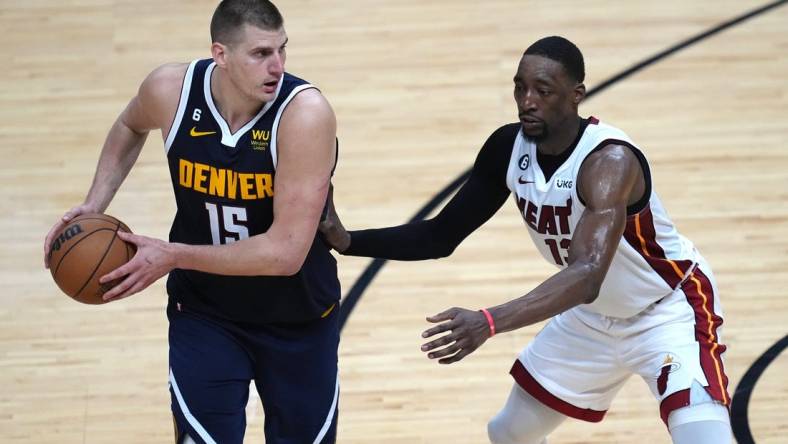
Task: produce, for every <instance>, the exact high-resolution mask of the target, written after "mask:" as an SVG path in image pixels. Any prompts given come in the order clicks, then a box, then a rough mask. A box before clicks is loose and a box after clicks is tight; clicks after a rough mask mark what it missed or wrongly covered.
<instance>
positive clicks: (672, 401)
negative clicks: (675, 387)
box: [659, 389, 690, 426]
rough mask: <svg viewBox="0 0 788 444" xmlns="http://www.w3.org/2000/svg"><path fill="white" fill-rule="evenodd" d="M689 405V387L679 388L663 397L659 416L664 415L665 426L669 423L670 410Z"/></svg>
mask: <svg viewBox="0 0 788 444" xmlns="http://www.w3.org/2000/svg"><path fill="white" fill-rule="evenodd" d="M688 405H690V390H689V389H684V390H679V391H678V392H676V393H672V394H671V395H670V396H668V397H667V398H665V399H663V400H662V402H661V403H659V416H661V417H662V422H664V423H665V426H667V425H668V416H670V412H672V411H674V410H678V409H680V408H682V407H686V406H688Z"/></svg>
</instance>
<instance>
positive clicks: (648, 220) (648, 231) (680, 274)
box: [624, 205, 693, 288]
mask: <svg viewBox="0 0 788 444" xmlns="http://www.w3.org/2000/svg"><path fill="white" fill-rule="evenodd" d="M624 239H626V241H627V243H629V245H630V246H631V247H632V248H634V249H635V251H637V252H638V253H640V255H641V256H642V257H643V259H645V260H646V262H647V263H648V264H649V265H650V266H651V268H652V269H654V271H655V272H656V273H657V274H658V275H659V277H661V278H662V279H663V280H664V281H665V283H667V284H668V286H669V287H670V288H676V287H677V286H678V285H679V283H681V280H682V279H684V276H685V275H686V274H687V272H688V271H689V269H690V268H691V267H692V264H693V263H692V261H689V260H671V259H668V258H667V256H666V255H665V250H663V249H662V247H661V246H660V245H659V243H657V230H656V229H655V228H654V215H653V214H652V212H651V205H647V206H646V208H644V209H643V210H641V211H640V212H639V213H637V214H633V215H631V216H629V217H627V226H626V229H625V230H624Z"/></svg>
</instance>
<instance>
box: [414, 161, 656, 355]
mask: <svg viewBox="0 0 788 444" xmlns="http://www.w3.org/2000/svg"><path fill="white" fill-rule="evenodd" d="M578 182H579V192H580V194H581V195H582V196H583V197H584V198H585V202H586V210H585V211H584V212H583V215H582V216H581V218H580V221H579V222H578V225H577V227H576V229H575V233H574V235H573V237H572V244H571V248H570V250H569V266H568V267H567V268H565V269H563V270H561V271H559V272H558V273H556V274H555V275H553V276H552V277H550V278H549V279H547V280H546V281H545V282H543V283H542V284H541V285H539V286H538V287H536V288H535V289H533V290H532V291H531V292H529V293H528V294H526V295H524V296H522V297H519V298H517V299H514V300H512V301H509V302H507V303H505V304H502V305H499V306H496V307H492V308H490V309H489V314H490V315H491V317H492V320H493V324H494V326H495V331H496V332H504V331H510V330H516V329H518V328H521V327H525V326H527V325H531V324H534V323H536V322H539V321H543V320H545V319H547V318H550V317H552V316H554V315H556V314H558V313H561V312H563V311H566V310H568V309H570V308H572V307H574V306H576V305H580V304H584V303H591V302H593V301H594V300H595V299H596V297H597V296H598V294H599V289H600V287H601V285H602V281H603V280H604V278H605V275H606V274H607V270H608V268H609V267H610V263H611V262H612V260H613V256H614V254H615V252H616V248H617V247H618V244H619V242H620V240H621V236H622V235H623V234H624V229H625V228H626V218H627V205H628V204H630V203H633V202H635V201H637V200H638V199H639V198H640V197H641V195H642V194H643V190H644V179H643V173H642V169H641V166H640V163H639V161H638V159H637V157H636V156H635V154H634V153H632V151H630V149H629V148H626V147H623V146H618V145H609V146H607V147H605V148H603V149H601V150H599V151H597V152H595V153H593V154H591V155H590V156H589V157H588V159H587V160H586V162H585V164H584V165H583V167H582V169H581V171H580V174H579V178H578ZM427 320H428V321H430V322H442V323H441V324H440V325H437V326H435V327H432V328H430V329H428V330H427V331H425V332H424V334H423V337H425V338H427V337H431V336H434V335H436V334H439V333H442V332H445V331H451V333H450V334H448V335H445V336H442V337H440V338H438V339H436V340H433V341H431V342H428V343H427V344H425V345H424V346H423V347H422V350H423V351H425V352H428V353H429V354H428V356H429V357H430V358H442V359H440V361H439V362H440V363H442V364H450V363H452V362H456V361H459V360H460V359H462V358H463V357H465V356H467V355H468V354H470V353H471V352H473V351H474V350H475V349H476V348H478V347H479V346H480V345H481V344H482V343H484V341H486V340H487V338H488V337H490V334H491V331H490V325H489V323H488V321H487V319H486V317H485V314H483V313H482V312H478V311H471V310H466V309H462V308H456V307H455V308H451V309H449V310H446V311H444V312H442V313H439V314H437V315H435V316H432V317H429V318H427ZM447 345H448V346H447ZM445 346H447V347H445ZM440 347H445V348H442V349H440V350H437V349H438V348H440Z"/></svg>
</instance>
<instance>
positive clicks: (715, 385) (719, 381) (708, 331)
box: [681, 268, 731, 406]
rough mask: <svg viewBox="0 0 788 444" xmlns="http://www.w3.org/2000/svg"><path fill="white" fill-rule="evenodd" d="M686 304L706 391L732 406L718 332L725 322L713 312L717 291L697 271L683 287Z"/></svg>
mask: <svg viewBox="0 0 788 444" xmlns="http://www.w3.org/2000/svg"><path fill="white" fill-rule="evenodd" d="M681 290H682V291H684V294H685V295H686V296H687V302H688V303H689V304H690V306H692V310H693V311H694V312H695V340H696V341H698V344H699V345H700V347H699V349H700V356H699V358H700V366H701V369H703V374H704V375H705V376H706V382H707V383H708V384H709V385H708V386H706V391H707V392H708V393H709V396H711V397H712V398H713V399H714V400H716V401H719V402H720V403H722V404H724V405H726V406H729V405H730V401H731V397H730V395H729V394H728V376H727V375H726V374H725V367H724V366H723V363H722V354H723V353H724V352H725V350H726V348H727V347H725V345H722V344H720V343H719V342H718V341H719V336H718V335H717V330H718V329H719V327H720V326H721V325H722V322H723V321H722V318H721V317H720V316H719V315H717V314H716V313H715V312H714V288H713V287H712V285H711V281H710V280H709V278H708V277H707V276H706V275H705V274H704V273H703V271H701V270H700V268H696V269H695V270H693V272H692V275H690V277H689V279H687V280H686V282H684V283H683V284H682V285H681Z"/></svg>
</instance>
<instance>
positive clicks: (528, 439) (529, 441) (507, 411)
mask: <svg viewBox="0 0 788 444" xmlns="http://www.w3.org/2000/svg"><path fill="white" fill-rule="evenodd" d="M565 419H566V416H565V415H563V414H561V413H558V412H557V411H555V410H553V409H551V408H550V407H547V406H546V405H544V404H542V403H541V402H539V401H537V400H536V399H535V398H534V397H533V396H531V395H529V394H528V393H526V392H525V390H523V389H522V388H520V386H519V385H517V384H514V385H513V386H512V391H511V392H510V393H509V399H507V401H506V405H504V407H503V409H501V411H500V412H498V414H497V415H495V417H494V418H493V419H491V420H490V422H489V423H488V424H487V434H488V436H489V438H490V442H491V443H493V444H543V443H546V442H547V441H546V440H545V438H546V436H547V435H548V434H549V433H550V432H552V431H553V430H555V429H556V427H558V426H559V425H560V424H561V423H562V422H563V421H564V420H565Z"/></svg>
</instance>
